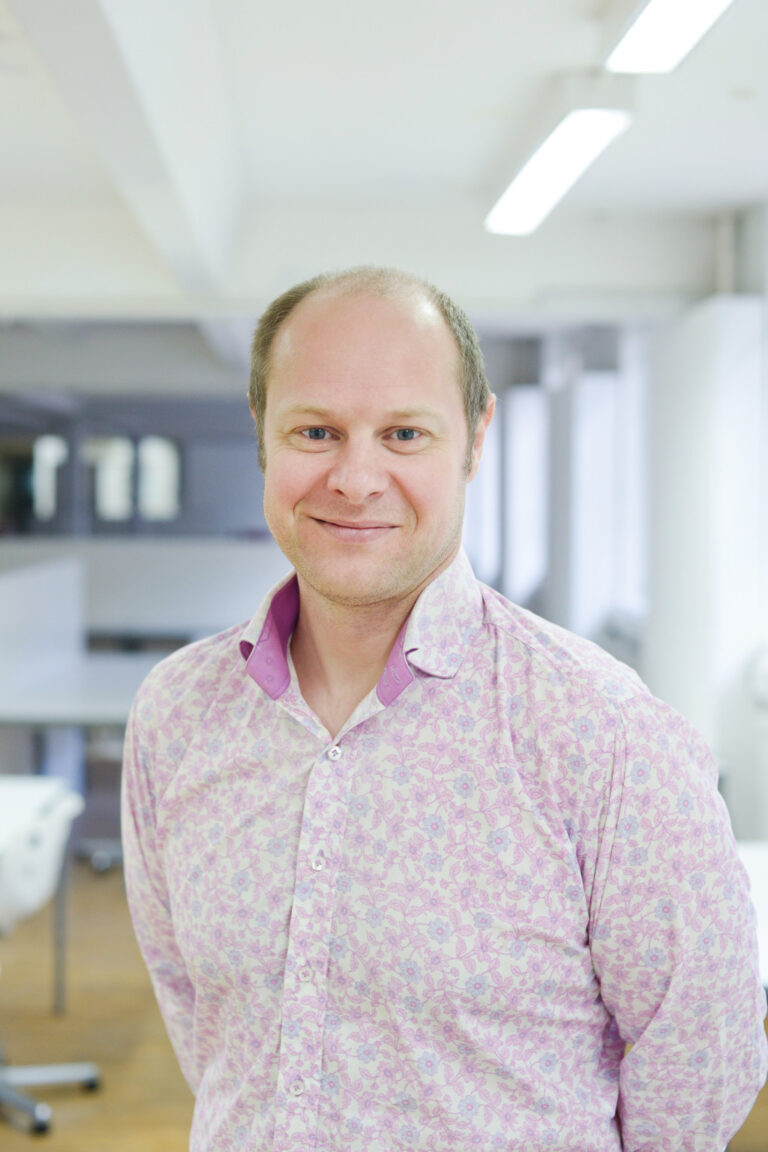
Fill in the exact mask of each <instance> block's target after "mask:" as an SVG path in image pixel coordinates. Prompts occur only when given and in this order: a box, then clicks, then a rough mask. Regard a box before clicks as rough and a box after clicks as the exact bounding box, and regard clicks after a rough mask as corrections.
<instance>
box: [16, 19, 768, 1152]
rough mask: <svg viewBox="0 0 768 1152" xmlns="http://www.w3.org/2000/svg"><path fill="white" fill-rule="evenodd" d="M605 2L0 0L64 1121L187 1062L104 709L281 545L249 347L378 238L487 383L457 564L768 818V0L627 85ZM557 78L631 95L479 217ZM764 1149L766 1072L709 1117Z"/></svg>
mask: <svg viewBox="0 0 768 1152" xmlns="http://www.w3.org/2000/svg"><path fill="white" fill-rule="evenodd" d="M642 6H643V5H642V4H641V3H640V2H639V0H635V3H634V8H635V9H637V8H640V7H642ZM630 7H632V5H628V4H627V3H626V2H624V0H605V2H604V3H597V2H595V3H592V2H585V0H550V2H549V3H547V4H542V5H530V4H527V3H525V2H524V0H512V2H511V3H508V4H504V5H502V4H498V3H495V2H493V0H481V2H480V3H479V4H475V5H473V6H471V7H470V6H469V5H463V4H460V3H458V2H457V0H449V3H448V4H447V5H446V4H444V5H442V6H441V7H440V8H439V9H438V8H437V7H436V6H435V5H433V4H432V3H424V4H415V5H414V4H413V3H409V4H407V3H405V0H394V3H391V4H390V5H388V6H387V9H386V12H385V11H383V10H382V11H376V12H375V13H373V12H371V13H368V14H366V13H365V12H364V11H363V10H362V9H355V10H352V9H350V7H349V6H348V5H346V4H343V3H340V2H339V0H331V2H330V3H329V4H327V5H324V6H320V7H318V6H316V5H313V4H311V3H310V2H309V0H297V3H296V4H295V5H294V6H293V9H292V15H291V16H290V18H289V16H288V14H287V13H286V12H285V11H284V10H280V9H279V8H275V7H274V6H271V7H270V6H267V5H264V4H261V3H258V4H253V3H246V2H245V0H186V2H185V3H184V4H177V3H174V2H173V0H154V3H152V4H150V3H148V2H147V3H144V2H141V3H136V2H135V0H134V2H133V3H131V4H130V5H128V4H123V5H120V4H113V3H109V2H108V0H93V2H92V3H87V4H85V3H82V2H78V0H64V2H62V3H59V4H57V5H49V4H46V3H45V2H44V0H0V157H1V159H0V648H1V650H0V778H2V777H3V776H9V777H10V776H13V777H17V776H18V777H22V776H25V777H33V776H38V775H44V776H53V777H56V778H60V779H63V780H65V781H66V782H67V786H68V788H69V789H70V790H71V791H72V792H74V793H76V794H78V795H81V796H82V797H83V799H84V810H83V811H82V813H81V814H80V815H79V816H78V817H77V819H76V820H75V822H74V824H73V831H72V835H71V839H70V850H71V854H72V855H73V860H72V863H71V864H70V866H69V869H68V893H67V899H68V901H69V906H70V910H69V914H68V917H67V920H66V932H67V940H66V947H65V950H64V953H65V954H64V953H62V952H60V953H58V956H59V960H58V962H59V963H60V964H63V965H64V968H63V972H64V976H62V970H58V977H59V978H62V979H65V980H66V995H65V999H66V1007H65V1008H64V1009H63V1010H62V1011H59V1012H58V1013H56V1012H53V1011H52V1003H51V988H50V983H51V981H50V971H49V969H50V968H51V966H52V965H55V956H56V955H57V952H56V944H55V940H54V939H53V937H54V935H55V932H54V928H53V920H52V914H51V908H50V906H49V905H48V904H46V905H45V906H44V907H41V908H39V909H37V910H35V912H34V913H33V914H31V915H30V916H28V917H26V918H25V919H23V920H22V921H21V922H20V923H18V924H16V925H14V931H13V932H9V933H8V934H7V935H6V936H0V963H1V964H2V965H3V975H2V977H1V978H0V1045H2V1046H3V1047H7V1048H8V1049H9V1052H10V1051H11V1050H13V1053H12V1054H13V1056H14V1058H16V1052H18V1051H20V1052H21V1054H22V1056H23V1057H24V1058H25V1059H28V1060H30V1061H34V1062H40V1061H46V1060H49V1059H78V1060H80V1059H86V1058H87V1059H89V1060H93V1061H96V1062H98V1063H99V1065H100V1067H101V1068H102V1070H103V1072H104V1083H103V1087H102V1090H101V1091H100V1092H99V1093H96V1094H88V1095H87V1096H86V1095H83V1094H82V1093H81V1092H77V1091H75V1092H73V1091H72V1089H71V1088H64V1087H61V1086H56V1087H54V1088H53V1089H51V1090H50V1092H49V1093H48V1095H49V1096H50V1098H51V1101H52V1103H53V1107H54V1112H55V1117H56V1121H55V1123H54V1124H53V1125H52V1129H51V1131H50V1133H49V1134H48V1135H47V1137H46V1139H47V1140H48V1141H50V1147H51V1148H52V1149H54V1150H55V1152H65V1150H66V1149H70V1148H73V1149H74V1148H78V1149H89V1148H94V1149H96V1148H101V1147H109V1148H114V1149H117V1150H118V1152H120V1149H125V1150H128V1149H133V1148H137V1149H138V1148H142V1149H152V1148H153V1147H155V1146H156V1147H158V1148H160V1147H162V1148H163V1149H164V1150H165V1152H174V1150H175V1149H177V1148H178V1149H182V1148H184V1147H186V1143H185V1132H186V1129H187V1128H188V1121H189V1115H190V1112H191V1102H190V1100H189V1098H188V1092H187V1090H186V1088H185V1086H184V1085H183V1083H182V1082H181V1079H180V1076H179V1075H178V1072H177V1070H176V1069H175V1064H174V1059H173V1056H172V1054H171V1052H170V1048H169V1047H168V1046H167V1043H166V1042H165V1040H164V1035H163V1033H162V1026H161V1025H160V1024H159V1021H158V1019H157V1016H156V1008H155V1007H154V1002H153V1001H152V998H151V992H150V991H149V988H148V983H147V981H146V977H145V976H144V974H143V971H142V969H141V965H140V961H139V960H138V958H137V957H134V965H133V967H131V968H130V970H129V968H128V967H124V965H127V964H128V958H129V957H130V955H131V950H132V949H135V945H133V943H132V939H131V936H130V926H129V925H128V923H127V912H126V909H125V898H124V892H123V888H122V884H121V876H120V854H119V813H118V794H119V781H120V750H121V740H122V731H123V726H124V722H125V715H126V712H127V707H128V702H129V700H130V696H131V693H132V691H133V690H134V689H135V687H136V686H137V685H138V683H139V681H140V679H141V677H142V676H143V675H144V674H145V672H146V670H147V669H148V668H149V667H151V666H152V664H153V663H154V662H155V661H156V660H158V659H160V658H162V656H163V655H165V654H166V653H168V652H170V651H173V649H174V648H176V647H178V646H179V645H181V644H184V643H187V642H189V641H191V640H194V639H197V638H199V637H201V636H204V635H209V634H211V633H213V632H215V631H218V630H220V629H223V628H226V627H229V626H230V625H231V624H233V623H236V622H237V621H239V620H242V621H245V620H247V619H248V618H249V617H250V616H251V615H252V614H253V613H254V612H255V611H256V609H257V608H258V606H259V603H260V601H261V599H262V597H263V596H264V595H265V594H266V593H267V591H268V590H269V589H270V588H271V587H272V586H273V585H274V583H275V582H276V581H277V580H278V579H279V578H281V576H282V575H283V574H284V573H285V572H286V571H287V563H286V561H285V560H284V558H283V557H282V555H281V554H280V552H279V551H278V550H277V548H276V546H275V545H274V543H273V542H272V541H271V538H270V536H269V533H268V530H267V528H266V524H265V522H264V517H263V512H262V508H261V495H262V478H261V474H260V472H259V468H258V463H257V457H256V440H255V433H254V429H253V424H252V420H251V417H250V413H249V411H248V404H247V396H246V393H247V383H248V363H249V345H250V339H251V336H252V332H253V327H254V323H255V320H256V318H257V317H258V315H259V314H260V312H261V310H262V309H263V308H264V306H265V305H266V304H267V303H268V302H269V301H270V299H272V298H273V297H274V296H275V295H276V294H278V293H279V292H280V291H282V290H283V289H285V288H286V287H288V286H290V285H291V284H293V283H295V282H297V281H299V280H302V279H304V278H306V277H308V276H311V275H313V274H315V273H316V272H318V271H323V270H333V269H339V268H344V267H350V266H356V265H360V264H384V265H391V266H398V267H403V268H405V269H407V270H409V271H412V272H415V273H417V274H419V275H422V276H424V277H426V278H427V279H429V280H430V281H432V282H434V283H436V284H437V285H439V286H440V287H441V288H443V289H445V290H446V291H447V292H448V293H449V294H451V295H452V296H453V297H454V298H455V299H456V300H457V301H458V302H459V303H460V304H461V305H462V306H463V307H464V308H465V310H466V311H467V312H468V314H469V315H470V317H471V319H472V320H473V322H474V324H475V326H476V328H477V330H478V333H479V336H480V340H481V344H482V347H483V352H484V357H485V361H486V367H487V372H488V377H489V380H490V383H491V387H492V389H493V391H494V392H495V393H496V395H497V398H498V404H497V413H496V417H495V420H494V423H493V425H492V427H491V430H490V433H489V435H488V438H487V442H486V448H485V454H484V459H483V462H482V465H481V468H480V471H479V473H478V475H477V477H476V478H475V480H474V481H473V483H472V485H471V486H470V488H469V490H468V496H467V515H466V522H465V530H464V546H465V548H466V550H467V552H468V554H469V556H470V559H471V560H472V563H473V565H474V567H475V570H476V572H477V574H478V575H479V576H480V578H481V579H483V580H485V581H486V582H488V583H489V584H491V585H493V586H494V587H496V588H498V589H499V590H500V591H502V592H503V593H504V594H505V595H507V596H508V597H509V598H510V599H512V600H514V601H515V602H517V603H520V604H522V605H524V606H525V607H527V608H530V609H531V610H532V611H534V612H536V613H539V614H540V615H542V616H544V617H546V618H547V619H550V620H552V621H554V622H555V623H557V624H560V625H562V626H563V627H565V628H568V629H571V630H572V631H575V632H577V633H579V634H581V635H583V636H586V637H588V638H589V639H591V640H594V641H595V642H596V643H598V644H600V645H602V646H603V647H605V648H607V649H608V650H609V651H610V652H612V653H613V654H614V655H616V656H617V657H618V658H619V659H621V660H623V661H625V662H626V663H628V664H630V665H631V666H632V667H634V668H636V669H637V671H638V672H639V674H640V675H641V676H642V678H643V679H644V680H645V681H646V683H647V684H648V685H649V686H650V688H651V690H652V691H653V692H654V693H655V694H656V695H658V696H660V697H661V698H663V699H665V700H667V701H668V702H669V703H671V704H672V705H673V706H674V707H676V708H677V709H679V710H680V711H681V712H683V713H684V714H685V715H686V716H688V717H689V718H690V719H691V720H692V721H693V722H694V723H695V724H696V725H697V727H698V728H699V729H700V730H701V731H702V732H703V733H704V735H705V737H706V738H707V740H708V742H709V743H710V745H711V746H712V748H713V749H714V752H715V755H716V757H717V760H718V764H719V768H720V788H721V791H722V794H723V797H724V799H725V802H726V804H727V806H728V809H729V812H730V815H731V821H732V824H733V828H734V832H735V835H736V837H737V840H738V841H739V842H743V843H745V844H749V845H761V844H766V845H768V596H767V595H766V588H768V515H766V508H768V451H767V450H766V446H767V445H768V148H766V146H765V143H766V140H768V71H766V69H765V65H764V51H763V49H762V46H763V45H765V44H766V43H768V6H766V5H765V3H764V0H733V2H732V3H731V4H730V6H729V7H727V8H726V9H725V10H724V11H723V14H722V16H721V17H720V19H719V20H718V21H717V23H716V24H715V25H714V26H713V27H712V28H711V30H709V31H708V32H707V33H706V35H705V36H704V37H703V39H702V40H701V41H700V43H698V44H697V45H696V46H695V48H694V49H693V50H692V51H691V52H690V54H689V55H688V56H686V57H685V58H684V59H683V60H682V62H681V63H680V64H679V65H678V66H677V67H676V68H675V69H674V70H673V71H670V72H664V73H658V74H641V75H633V76H631V77H627V76H624V77H622V78H621V79H620V81H617V83H618V84H619V87H618V88H615V89H614V88H613V87H610V85H609V81H610V83H611V84H612V83H613V80H612V79H611V77H609V76H608V74H607V73H606V70H605V67H604V60H605V43H606V37H607V36H608V35H609V33H610V29H611V27H613V25H614V24H615V22H616V19H617V18H618V16H620V15H621V14H622V13H624V15H626V12H627V11H628V9H629V8H630ZM564 78H565V80H567V81H568V83H567V84H565V85H564V84H563V83H562V81H563V79H564ZM572 80H574V84H571V81H572ZM575 81H578V84H575ZM584 85H588V86H589V85H595V86H596V87H595V91H596V92H597V93H598V94H599V100H601V101H604V102H606V103H607V102H610V101H609V99H608V96H610V99H611V100H613V99H615V100H617V101H620V102H621V105H622V108H623V109H624V110H626V109H629V111H628V112H627V116H628V120H627V126H625V130H623V132H622V134H621V135H620V136H619V137H618V138H617V139H615V140H614V141H613V142H612V143H611V144H610V146H609V147H607V148H606V150H605V151H604V152H603V153H601V154H600V155H599V157H598V158H597V160H596V161H595V162H594V163H593V164H592V165H591V167H589V168H588V169H587V170H586V171H585V172H584V174H583V175H582V176H581V178H580V179H578V180H577V181H576V183H575V184H574V185H573V186H572V187H571V188H570V190H569V191H568V192H567V194H566V195H565V196H564V197H563V198H562V200H561V201H559V202H558V203H556V204H555V206H554V207H553V208H552V211H551V212H550V213H549V215H547V216H546V217H545V218H544V219H543V221H542V222H541V223H539V224H538V225H537V226H536V227H535V228H533V229H532V230H531V231H529V232H528V233H526V234H507V235H503V234H497V233H494V232H491V231H489V230H488V229H487V228H485V227H484V221H485V219H486V218H487V216H488V213H489V212H490V210H491V208H492V206H493V204H494V202H495V201H496V200H497V199H498V197H499V195H500V194H501V192H502V191H503V190H504V187H505V185H506V184H507V183H508V182H509V180H510V179H511V177H512V175H513V174H514V172H515V170H516V168H517V167H519V166H520V164H521V163H522V159H524V158H525V156H526V155H528V154H529V153H530V152H531V150H532V148H533V146H534V144H535V143H536V138H537V136H538V135H541V134H542V133H544V132H545V131H546V124H547V115H549V113H547V112H546V110H547V109H551V108H553V107H555V106H556V105H557V103H558V101H560V102H561V103H562V100H563V99H564V97H563V96H562V93H563V91H566V90H567V91H568V92H571V91H572V90H576V88H579V89H580V86H582V87H583V86H584ZM607 85H608V87H610V92H608V87H606V86H607ZM606 93H608V95H606ZM521 158H522V159H521ZM84 701H85V702H84ZM762 867H763V865H762V864H760V865H759V868H762ZM758 870H759V869H758ZM765 874H766V881H768V866H766V867H765ZM0 905H1V897H0ZM105 917H106V920H105ZM107 921H108V923H109V925H110V927H109V930H108V931H105V932H100V931H99V924H100V923H101V924H104V923H105V922H107ZM110 948H111V949H113V950H114V949H116V950H117V951H116V953H115V952H113V951H109V949H110ZM62 956H63V957H64V958H63V959H62ZM30 957H34V959H33V960H32V961H30ZM94 990H95V991H94ZM59 991H60V993H61V989H60V990H59ZM129 992H130V996H129ZM100 996H103V1001H102V1000H100V999H99V997H100ZM129 1001H130V1002H129ZM133 1004H140V1005H141V1013H143V1015H142V1017H141V1019H142V1021H143V1023H142V1025H141V1031H137V1028H138V1025H137V1024H136V1020H135V1013H134V1012H133V1009H132V1005H133ZM95 1005H98V1007H95ZM59 1007H60V1008H62V1005H61V1004H60V1005H59ZM53 1008H55V1005H53ZM110 1013H113V1015H112V1016H111V1015H110ZM131 1029H133V1030H131ZM110 1030H111V1034H112V1036H113V1037H114V1036H118V1035H120V1036H122V1037H123V1040H122V1041H121V1045H120V1047H121V1051H120V1053H119V1054H116V1053H115V1052H114V1050H113V1049H114V1047H115V1045H114V1044H112V1043H111V1042H110ZM80 1047H85V1048H87V1049H88V1050H87V1051H85V1052H81V1051H80V1050H79V1049H80ZM72 1048H77V1049H78V1051H77V1052H76V1053H74V1054H72V1055H68V1054H67V1053H69V1051H70V1049H72ZM116 1082H119V1083H116ZM155 1088H157V1091H156V1092H154V1089H155ZM112 1092H119V1093H122V1095H118V1097H117V1102H116V1098H115V1097H114V1096H111V1095H110V1093H112ZM153 1092H154V1094H153ZM163 1109H166V1110H165V1111H164V1110H163ZM115 1116H119V1117H120V1118H121V1128H120V1132H119V1133H118V1132H116V1131H112V1133H111V1135H110V1136H109V1138H108V1141H107V1143H103V1142H101V1143H100V1141H103V1137H102V1135H101V1134H100V1133H101V1132H102V1129H101V1128H99V1125H100V1124H101V1125H103V1126H104V1131H107V1130H108V1129H109V1125H110V1117H112V1118H114V1117H115ZM0 1126H1V1127H0V1131H2V1138H3V1139H5V1138H6V1131H5V1128H6V1127H7V1129H8V1132H7V1140H8V1147H9V1149H13V1148H15V1147H16V1146H17V1144H18V1147H19V1148H21V1147H22V1146H26V1143H27V1142H28V1139H29V1137H28V1135H27V1133H26V1131H25V1130H24V1126H23V1125H21V1126H14V1125H13V1124H6V1120H4V1119H0ZM766 1147H768V1099H767V1098H766V1096H765V1092H764V1093H763V1095H762V1096H761V1098H760V1099H759V1100H758V1103H757V1104H756V1106H755V1110H754V1112H753V1115H752V1116H751V1117H750V1118H749V1120H748V1121H747V1123H746V1124H745V1127H744V1129H743V1131H742V1133H740V1134H739V1135H738V1136H736V1137H734V1140H733V1141H732V1144H731V1148H732V1149H733V1150H735V1152H757V1149H763V1150H764V1149H765V1148H766Z"/></svg>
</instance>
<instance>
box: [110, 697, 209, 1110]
mask: <svg viewBox="0 0 768 1152" xmlns="http://www.w3.org/2000/svg"><path fill="white" fill-rule="evenodd" d="M156 712H157V709H156V707H155V704H154V701H153V698H152V692H151V690H150V688H149V687H148V682H147V681H145V684H144V686H143V687H142V688H141V689H140V691H139V694H138V696H137V697H136V700H135V701H134V704H133V708H132V710H131V714H130V717H129V720H128V726H127V729H126V737H125V748H124V754H123V775H122V818H121V819H122V837H123V859H124V869H125V883H126V890H127V894H128V905H129V908H130V912H131V917H132V919H133V927H134V931H135V933H136V939H137V940H138V943H139V948H140V950H141V953H142V955H143V957H144V961H145V963H146V965H147V968H148V969H149V974H150V977H151V979H152V985H153V987H154V990H155V995H156V997H157V1002H158V1005H159V1008H160V1012H161V1015H162V1017H163V1020H164V1023H165V1027H166V1029H167V1032H168V1035H169V1037H170V1040H171V1044H172V1045H173V1048H174V1051H175V1053H176V1058H177V1059H178V1061H179V1065H180V1067H181V1070H182V1072H183V1074H184V1076H185V1077H186V1080H187V1082H188V1084H189V1086H190V1088H191V1089H192V1091H193V1092H196V1091H197V1087H198V1083H199V1072H198V1069H197V1067H196V1064H195V1061H194V1058H193V1053H194V1045H193V1032H194V1009H195V992H194V987H193V985H192V983H191V981H190V979H189V975H188V973H187V969H186V966H185V964H184V960H183V958H182V956H181V953H180V951H179V948H178V945H177V943H176V938H175V935H174V930H173V920H172V916H171V907H170V900H169V896H168V892H167V889H166V885H165V878H164V873H163V867H162V861H161V858H160V856H159V853H158V847H157V828H156V820H155V787H156V786H157V767H158V766H157V764H156V761H155V755H154V745H155V735H156V732H157V724H158V718H157V715H156Z"/></svg>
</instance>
